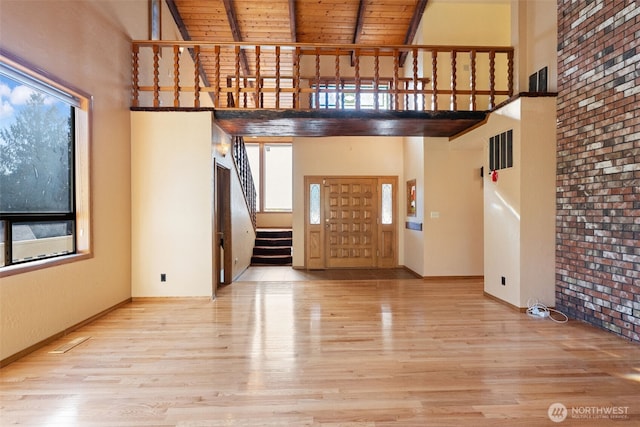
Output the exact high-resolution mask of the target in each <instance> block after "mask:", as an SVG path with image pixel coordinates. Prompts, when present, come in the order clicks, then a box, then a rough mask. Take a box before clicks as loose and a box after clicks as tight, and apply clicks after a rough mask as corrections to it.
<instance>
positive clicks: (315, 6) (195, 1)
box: [167, 0, 427, 45]
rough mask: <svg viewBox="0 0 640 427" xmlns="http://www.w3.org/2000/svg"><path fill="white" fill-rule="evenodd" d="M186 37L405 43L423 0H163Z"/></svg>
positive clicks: (202, 39) (231, 39)
mask: <svg viewBox="0 0 640 427" xmlns="http://www.w3.org/2000/svg"><path fill="white" fill-rule="evenodd" d="M167 3H168V4H169V7H170V9H171V10H172V13H173V15H174V18H177V19H176V21H177V22H178V25H179V26H180V27H181V28H180V30H181V31H182V35H183V36H186V38H190V39H192V40H199V41H212V42H229V41H242V42H274V43H327V44H348V43H358V44H371V45H383V44H410V43H411V42H412V41H413V37H414V35H415V33H416V30H417V28H418V24H419V23H420V18H421V17H422V14H423V12H424V9H425V7H426V4H427V0H391V1H390V0H167Z"/></svg>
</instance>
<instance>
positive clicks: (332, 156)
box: [293, 137, 404, 267]
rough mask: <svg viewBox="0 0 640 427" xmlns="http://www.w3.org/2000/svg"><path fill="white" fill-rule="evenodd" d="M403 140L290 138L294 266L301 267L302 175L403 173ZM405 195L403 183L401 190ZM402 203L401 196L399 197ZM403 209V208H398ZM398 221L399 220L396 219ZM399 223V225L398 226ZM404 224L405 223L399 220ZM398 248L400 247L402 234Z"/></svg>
mask: <svg viewBox="0 0 640 427" xmlns="http://www.w3.org/2000/svg"><path fill="white" fill-rule="evenodd" d="M402 159H403V140H402V138H399V137H335V138H294V140H293V266H294V267H302V266H304V259H305V257H304V193H305V192H304V188H303V186H304V177H305V176H307V175H313V176H343V175H345V176H349V175H352V176H379V175H387V176H397V177H398V183H399V186H400V184H401V183H403V182H404V176H403V167H402ZM400 191H401V192H400V193H399V194H401V195H404V184H402V188H401V189H400ZM398 200H399V203H401V202H400V201H402V203H404V198H403V197H398ZM398 212H404V208H401V209H399V210H398ZM399 222H400V221H399ZM400 225H401V224H398V227H400ZM402 226H404V222H402ZM398 234H399V236H400V243H399V246H398V247H399V248H403V242H402V240H403V236H402V233H400V228H398ZM398 260H399V263H400V265H402V264H403V262H404V253H403V250H402V249H400V250H399V254H398Z"/></svg>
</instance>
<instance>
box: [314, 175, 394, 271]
mask: <svg viewBox="0 0 640 427" xmlns="http://www.w3.org/2000/svg"><path fill="white" fill-rule="evenodd" d="M396 183H397V179H396V178H395V177H322V178H321V177H306V178H305V187H306V189H305V200H306V201H305V216H306V220H305V230H306V231H305V264H306V267H307V268H309V269H314V268H383V267H395V266H396V265H397V256H396V247H397V244H396V220H395V216H396V215H395V211H396V210H395V200H396V198H395V195H394V193H395V191H394V190H395V187H396Z"/></svg>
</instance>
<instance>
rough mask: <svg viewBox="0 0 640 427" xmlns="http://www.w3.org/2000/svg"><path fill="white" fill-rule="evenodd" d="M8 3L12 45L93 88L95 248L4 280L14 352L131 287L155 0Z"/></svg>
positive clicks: (7, 33)
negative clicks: (133, 129)
mask: <svg viewBox="0 0 640 427" xmlns="http://www.w3.org/2000/svg"><path fill="white" fill-rule="evenodd" d="M0 12H1V13H0V46H2V48H3V49H5V50H7V51H8V52H10V53H12V54H13V55H16V56H19V57H21V58H23V59H24V60H26V61H28V62H30V63H32V64H34V65H35V66H37V67H38V68H41V69H42V70H44V71H46V72H48V73H50V74H52V75H53V76H55V77H57V78H59V79H62V80H64V81H66V82H68V83H69V84H71V85H73V86H75V87H76V88H78V89H80V90H82V91H84V92H87V93H89V94H90V95H92V96H93V111H92V122H91V124H92V139H91V190H92V191H91V202H92V209H91V211H92V244H93V257H92V258H91V259H88V260H84V261H79V262H75V263H71V264H66V265H61V266H57V267H50V268H46V269H42V270H37V271H32V272H27V273H20V274H17V275H13V276H8V277H3V278H2V279H1V280H0V327H1V334H0V359H4V358H7V357H9V356H11V355H13V354H15V353H17V352H19V351H21V350H23V349H25V348H27V347H29V346H31V345H34V344H36V343H38V342H39V341H41V340H43V339H46V338H48V337H50V336H52V335H54V334H56V333H58V332H61V331H63V330H64V329H66V328H69V327H71V326H73V325H75V324H77V323H78V322H81V321H84V320H85V319H87V318H89V317H91V316H93V315H95V314H97V313H99V312H101V311H103V310H105V309H107V308H109V307H112V306H114V305H115V304H118V303H120V302H122V301H124V300H126V299H128V298H129V297H130V296H131V285H130V283H131V250H130V242H131V235H130V230H131V220H130V211H131V192H130V147H129V135H130V124H129V100H130V87H131V71H130V70H131V45H130V40H131V39H139V38H145V37H146V22H147V7H146V2H107V1H101V2H86V1H57V2H52V1H36V0H34V1H22V0H2V2H1V5H0ZM140 23H144V24H140ZM107 53H108V54H107Z"/></svg>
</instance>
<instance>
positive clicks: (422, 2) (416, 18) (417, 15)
mask: <svg viewBox="0 0 640 427" xmlns="http://www.w3.org/2000/svg"><path fill="white" fill-rule="evenodd" d="M427 2H428V0H418V3H417V4H416V9H415V10H414V12H413V16H412V17H411V23H410V24H409V28H408V29H407V35H406V36H405V38H404V44H411V43H413V39H414V37H415V36H416V33H417V32H418V27H419V26H420V21H421V20H422V15H423V14H424V10H425V8H426V7H427ZM407 54H408V52H403V53H401V54H400V66H401V67H402V66H404V61H405V60H406V59H407Z"/></svg>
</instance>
